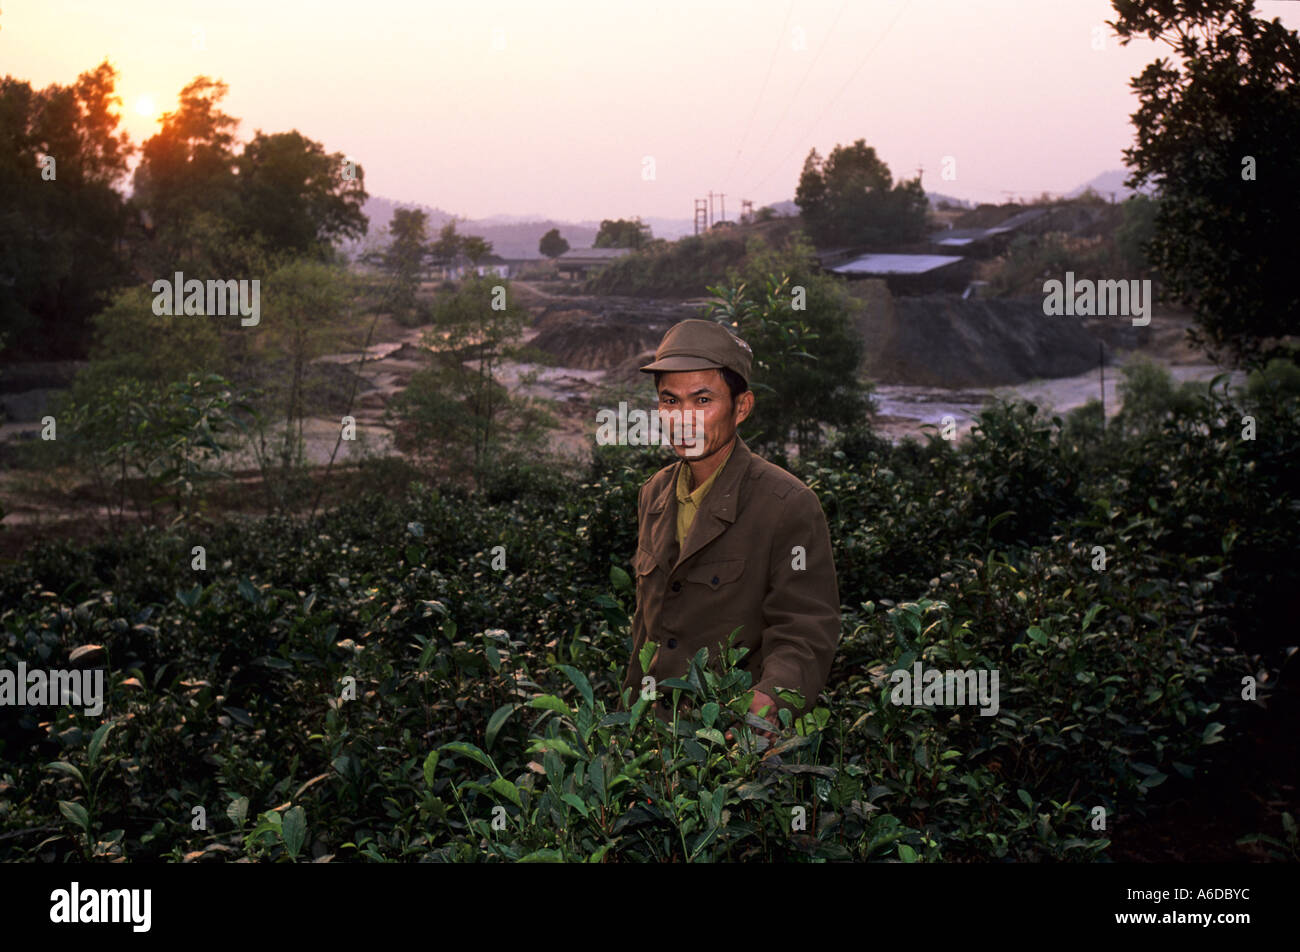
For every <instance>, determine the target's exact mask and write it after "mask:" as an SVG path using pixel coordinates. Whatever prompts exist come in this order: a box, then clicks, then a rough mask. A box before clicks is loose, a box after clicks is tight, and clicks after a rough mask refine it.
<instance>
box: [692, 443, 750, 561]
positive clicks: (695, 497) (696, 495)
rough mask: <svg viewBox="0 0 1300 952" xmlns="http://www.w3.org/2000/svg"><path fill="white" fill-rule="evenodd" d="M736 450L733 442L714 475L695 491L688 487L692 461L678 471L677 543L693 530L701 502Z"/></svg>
mask: <svg viewBox="0 0 1300 952" xmlns="http://www.w3.org/2000/svg"><path fill="white" fill-rule="evenodd" d="M735 451H736V444H735V443H734V442H733V443H732V444H731V449H729V450H728V451H727V456H726V458H725V459H723V461H722V465H721V466H719V467H718V468H717V469H715V470H714V471H713V475H712V476H710V477H709V478H708V479H706V480H705V481H704V482H703V483H701V484H700V485H699V486H697V487H696V488H695V491H694V492H691V491H690V490H688V489H687V487H688V486H689V485H690V479H691V466H690V463H683V464H682V468H681V469H680V470H678V472H677V544H678V545H679V546H680V545H681V544H682V543H683V542H684V541H685V540H686V534H687V533H688V532H690V531H691V523H693V522H694V521H695V514H696V513H697V512H699V511H700V503H702V502H704V497H705V496H707V495H708V493H709V490H710V489H712V488H713V482H714V480H716V479H717V478H718V474H719V473H721V472H722V471H723V470H724V469H725V468H726V466H727V461H728V460H730V459H731V454H732V453H734V452H735Z"/></svg>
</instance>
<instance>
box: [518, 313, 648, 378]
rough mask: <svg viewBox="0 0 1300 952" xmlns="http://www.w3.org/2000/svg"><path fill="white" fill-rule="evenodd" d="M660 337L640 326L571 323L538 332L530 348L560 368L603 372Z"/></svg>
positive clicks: (580, 321) (597, 322)
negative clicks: (545, 356)
mask: <svg viewBox="0 0 1300 952" xmlns="http://www.w3.org/2000/svg"><path fill="white" fill-rule="evenodd" d="M662 336H663V335H662V333H661V332H660V331H657V330H655V329H654V328H651V327H649V326H647V325H644V324H640V325H638V324H632V323H623V322H609V323H606V322H604V321H599V320H595V319H592V320H574V321H569V322H566V323H562V324H557V325H554V326H552V327H549V328H547V329H545V330H542V331H541V332H540V333H539V334H538V335H537V336H536V337H534V338H533V340H532V346H533V347H536V348H537V349H538V350H543V351H546V353H548V354H552V355H553V356H554V357H555V358H556V359H557V360H558V361H559V364H560V366H562V367H574V368H577V369H579V370H607V369H610V368H612V367H617V366H618V365H619V364H621V363H622V362H623V361H625V360H627V358H629V357H631V356H633V355H635V354H639V353H641V352H642V351H643V350H645V349H646V348H647V347H650V348H652V349H653V348H654V347H655V346H657V345H658V343H659V339H660V337H662Z"/></svg>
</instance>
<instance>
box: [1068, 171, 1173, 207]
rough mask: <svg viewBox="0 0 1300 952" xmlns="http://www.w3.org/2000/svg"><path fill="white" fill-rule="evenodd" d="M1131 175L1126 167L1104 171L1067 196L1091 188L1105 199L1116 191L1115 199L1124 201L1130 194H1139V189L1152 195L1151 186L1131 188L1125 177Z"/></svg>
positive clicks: (1078, 194) (1075, 195)
mask: <svg viewBox="0 0 1300 952" xmlns="http://www.w3.org/2000/svg"><path fill="white" fill-rule="evenodd" d="M1129 175H1130V173H1129V172H1128V171H1127V170H1126V169H1111V170H1110V171H1109V172H1102V173H1101V174H1100V175H1094V176H1093V177H1092V178H1090V179H1088V181H1086V182H1084V183H1083V184H1082V185H1080V186H1079V187H1078V188H1076V189H1074V191H1071V192H1066V193H1065V197H1066V198H1078V197H1079V196H1080V195H1082V194H1083V193H1084V192H1085V191H1087V190H1088V189H1090V188H1091V189H1092V190H1093V191H1094V192H1096V193H1097V194H1098V195H1100V196H1101V197H1102V198H1105V199H1109V198H1110V195H1111V192H1114V193H1115V201H1117V202H1122V201H1124V200H1126V199H1127V198H1128V197H1129V196H1131V195H1136V194H1138V191H1141V193H1142V194H1144V195H1150V194H1151V193H1152V192H1153V191H1154V189H1152V188H1150V187H1149V186H1148V187H1147V188H1143V189H1140V190H1134V189H1131V188H1129V187H1128V186H1126V185H1125V184H1124V181H1125V179H1127V178H1128V177H1129Z"/></svg>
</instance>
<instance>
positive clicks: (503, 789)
mask: <svg viewBox="0 0 1300 952" xmlns="http://www.w3.org/2000/svg"><path fill="white" fill-rule="evenodd" d="M492 789H493V790H494V791H496V792H497V793H499V794H501V795H502V796H503V797H507V798H508V799H509V800H510V802H511V803H513V804H514V805H515V806H517V807H519V808H521V809H522V808H523V805H524V803H523V801H522V800H520V799H519V788H518V787H516V786H515V785H514V784H513V783H511V782H510V781H509V780H507V779H506V778H505V777H497V779H495V780H493V781H492Z"/></svg>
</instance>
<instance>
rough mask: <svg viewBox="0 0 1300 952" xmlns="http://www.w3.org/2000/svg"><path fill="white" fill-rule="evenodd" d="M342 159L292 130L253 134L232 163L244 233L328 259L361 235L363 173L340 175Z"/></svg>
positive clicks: (354, 170) (295, 252) (363, 221)
mask: <svg viewBox="0 0 1300 952" xmlns="http://www.w3.org/2000/svg"><path fill="white" fill-rule="evenodd" d="M345 161H346V157H345V156H344V155H343V154H342V153H341V152H335V153H334V154H332V155H330V154H328V153H326V152H325V149H324V147H323V146H322V145H321V144H320V143H319V142H313V141H312V140H311V139H308V138H307V137H306V136H304V135H302V134H301V133H299V132H297V131H293V132H278V133H275V134H273V135H267V134H265V133H263V132H258V133H257V134H256V135H255V136H254V137H253V139H252V141H250V142H249V143H247V144H246V145H245V146H244V150H243V152H242V153H241V154H240V156H239V159H238V161H237V162H236V164H235V167H236V169H237V171H238V175H239V188H238V200H239V223H240V226H241V229H242V231H243V232H244V234H245V235H247V236H249V237H254V236H255V237H256V238H258V239H260V240H261V241H263V242H265V243H266V244H268V245H270V246H271V247H273V248H276V249H278V250H280V251H282V252H285V253H287V254H293V255H307V256H310V257H318V258H319V257H328V255H329V253H330V251H331V250H332V247H333V244H334V242H335V241H338V240H340V239H344V238H360V237H362V236H364V235H365V233H366V229H367V226H368V224H369V222H368V221H367V219H366V216H365V214H364V213H363V212H362V211H361V206H362V205H363V204H364V202H365V200H366V190H365V185H364V180H365V172H364V170H363V169H362V168H361V167H360V166H355V167H352V168H349V169H348V172H349V173H350V174H344V168H345V165H344V163H345Z"/></svg>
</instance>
